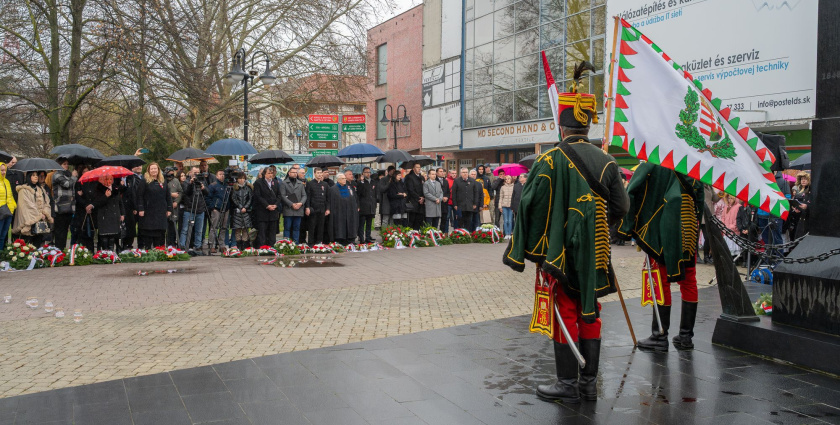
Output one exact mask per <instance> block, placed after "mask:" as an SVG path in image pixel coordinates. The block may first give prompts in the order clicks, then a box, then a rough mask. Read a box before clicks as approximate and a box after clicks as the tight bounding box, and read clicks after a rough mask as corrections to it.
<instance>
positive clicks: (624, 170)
mask: <svg viewBox="0 0 840 425" xmlns="http://www.w3.org/2000/svg"><path fill="white" fill-rule="evenodd" d="M619 169H620V170H621V173H622V174H624V177H627V178H628V179H629V178H630V177H633V172H632V171H630V170H628V169H626V168H624V167H619Z"/></svg>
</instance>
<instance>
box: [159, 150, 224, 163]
mask: <svg viewBox="0 0 840 425" xmlns="http://www.w3.org/2000/svg"><path fill="white" fill-rule="evenodd" d="M210 158H213V155H210V154H209V153H207V152H204V151H203V150H201V149H196V148H184V149H181V150H177V151H175V152H172V155H169V157H167V158H166V160H167V161H177V162H183V161H186V160H188V159H210Z"/></svg>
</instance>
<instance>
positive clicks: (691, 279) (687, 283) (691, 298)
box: [651, 262, 697, 305]
mask: <svg viewBox="0 0 840 425" xmlns="http://www.w3.org/2000/svg"><path fill="white" fill-rule="evenodd" d="M651 267H659V276H662V283H663V284H664V285H668V286H666V287H664V288H662V289H663V291H662V292H664V298H665V305H671V283H670V282H668V279H667V278H666V276H668V272H667V271H666V270H665V266H664V265H662V264H659V263H656V262H653V263H652V264H651ZM677 284H678V285H680V296H681V297H682V300H683V301H687V302H690V303H696V302H697V269H696V268H695V267H694V266H691V267H686V268H685V279H683V280H681V281H679V282H677Z"/></svg>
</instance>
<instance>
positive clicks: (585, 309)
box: [503, 142, 615, 322]
mask: <svg viewBox="0 0 840 425" xmlns="http://www.w3.org/2000/svg"><path fill="white" fill-rule="evenodd" d="M582 164H583V162H582V160H581V158H580V157H579V156H578V155H577V154H576V153H575V151H574V150H573V149H572V148H571V147H570V146H569V144H568V143H566V142H561V143H560V144H559V145H558V147H557V148H554V149H552V150H550V151H548V152H546V153H544V154H542V155H540V156H539V157H538V158H537V160H536V161H535V162H534V165H533V167H532V168H531V171H530V173H529V177H528V182H527V183H526V184H525V187H524V188H523V189H522V198H521V201H520V204H519V211H518V213H517V215H516V223H515V225H514V230H513V235H512V237H511V240H510V244H509V245H508V248H507V249H506V250H505V254H504V258H503V261H504V263H505V264H507V265H508V266H510V267H511V268H513V269H514V270H517V271H523V270H524V269H525V260H526V259H527V260H529V261H532V262H534V263H537V265H538V266H540V267H542V269H543V270H545V271H547V272H548V273H550V274H551V275H552V276H553V277H554V278H555V279H557V281H558V282H560V283H561V284H562V285H563V288H564V290H565V291H566V293H567V294H568V295H569V296H570V297H572V298H578V299H580V302H581V306H582V313H581V315H582V318H583V319H584V320H585V321H587V322H592V321H594V320H595V319H596V318H598V308H597V298H598V297H601V296H604V295H607V294H610V293H613V292H615V274H614V273H613V270H612V267H611V265H610V252H609V249H610V245H609V224H608V222H607V201H606V199H607V198H608V197H609V195H608V191H607V190H606V187H604V186H603V185H602V184H601V183H600V182H599V181H598V179H596V178H594V177H593V176H592V175H591V173H589V171H587V170H586V168H585V167H583V166H582Z"/></svg>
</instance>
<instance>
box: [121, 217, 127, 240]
mask: <svg viewBox="0 0 840 425" xmlns="http://www.w3.org/2000/svg"><path fill="white" fill-rule="evenodd" d="M127 236H128V228H127V227H125V222H124V221H120V239H123V238H125V237H127Z"/></svg>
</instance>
